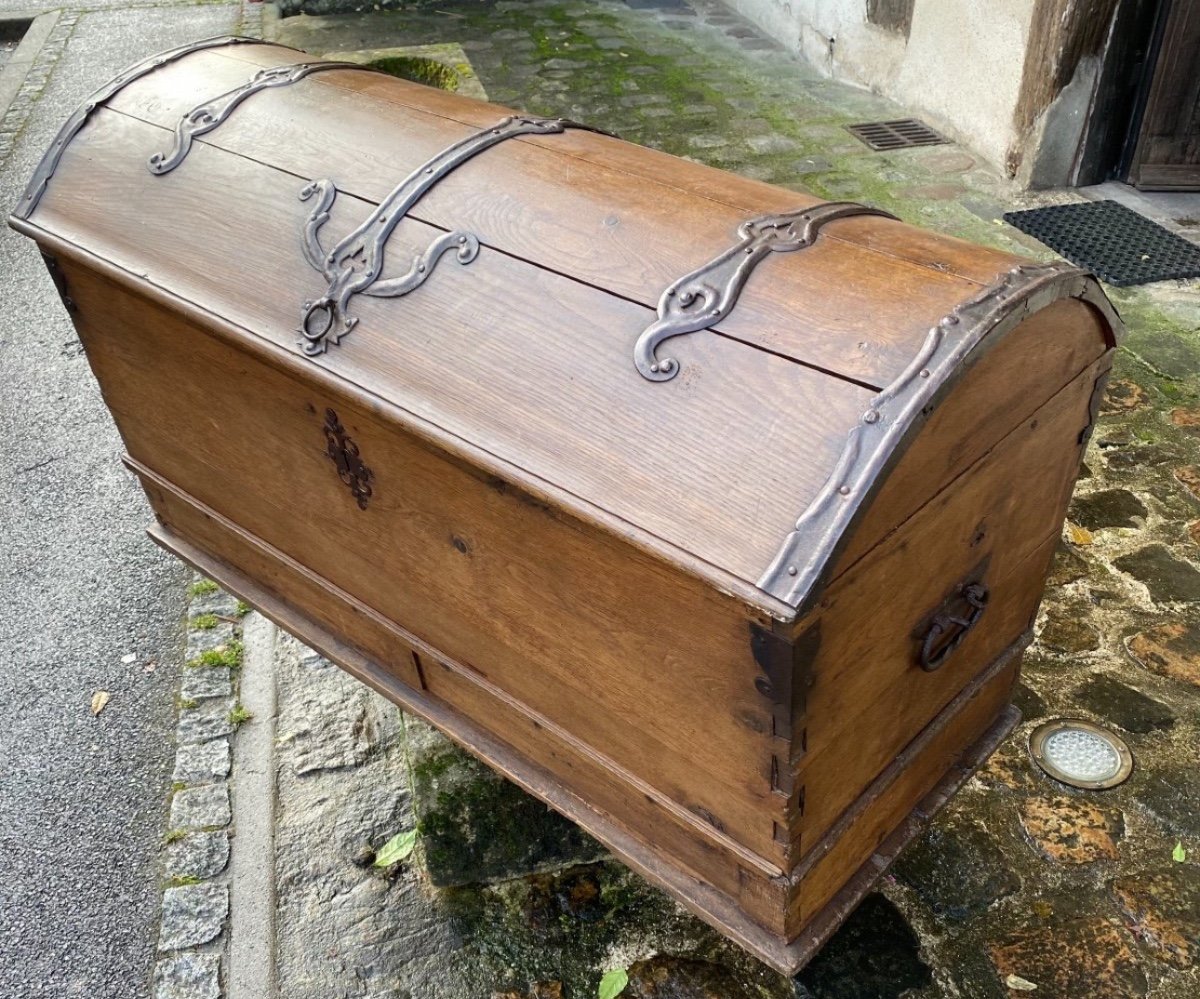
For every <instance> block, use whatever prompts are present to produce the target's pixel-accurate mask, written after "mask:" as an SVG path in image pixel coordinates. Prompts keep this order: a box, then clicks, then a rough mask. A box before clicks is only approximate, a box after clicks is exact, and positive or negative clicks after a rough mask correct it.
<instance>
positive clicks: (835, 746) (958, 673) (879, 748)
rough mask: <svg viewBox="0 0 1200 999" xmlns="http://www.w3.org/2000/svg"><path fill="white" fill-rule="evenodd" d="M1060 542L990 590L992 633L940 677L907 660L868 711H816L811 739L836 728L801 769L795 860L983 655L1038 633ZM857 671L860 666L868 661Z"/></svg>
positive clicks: (969, 645) (882, 657)
mask: <svg viewBox="0 0 1200 999" xmlns="http://www.w3.org/2000/svg"><path fill="white" fill-rule="evenodd" d="M1057 543H1058V536H1057V534H1056V535H1055V536H1054V537H1052V538H1049V539H1047V540H1045V541H1044V543H1043V544H1042V545H1041V547H1039V548H1038V549H1037V550H1035V551H1034V552H1033V554H1031V555H1030V556H1029V557H1028V558H1027V559H1026V560H1025V561H1024V562H1023V563H1022V564H1021V565H1020V566H1019V567H1018V568H1017V569H1016V570H1015V571H1014V572H1012V573H1011V574H1010V575H1009V576H1008V577H1007V578H1005V579H1002V580H1000V581H999V582H995V583H993V584H992V591H993V595H992V601H991V602H990V603H989V605H988V609H987V611H986V613H985V615H984V618H983V619H982V620H981V623H980V628H983V627H985V626H986V628H987V629H988V630H987V632H986V636H987V637H986V639H983V638H980V639H976V637H975V636H974V635H972V636H971V637H970V638H969V639H968V641H967V642H964V644H963V646H962V647H961V648H960V649H959V650H958V651H956V652H955V653H954V655H953V656H952V657H951V659H950V661H949V662H948V663H947V664H946V665H945V666H943V667H942V668H941V669H940V670H939V671H937V672H936V673H925V672H923V671H922V670H920V669H919V668H918V667H917V666H916V665H915V663H912V660H911V659H909V660H908V661H907V662H908V664H909V668H908V671H907V675H905V676H902V677H900V678H899V679H897V680H891V681H889V680H887V679H884V678H882V677H881V678H880V683H879V693H878V696H875V695H869V696H870V700H869V703H868V705H867V706H866V707H865V708H863V709H862V710H859V711H856V712H855V713H854V715H853V717H851V718H839V719H833V718H829V716H828V715H825V714H818V713H817V712H816V711H815V710H812V711H811V713H810V715H809V725H810V740H811V733H812V732H819V731H820V726H818V725H816V722H818V721H824V720H826V719H827V718H829V721H830V726H829V727H830V728H835V730H834V731H832V732H829V733H828V734H826V735H825V736H823V741H822V742H821V744H820V748H819V749H816V750H814V751H812V752H810V754H809V755H808V756H806V757H805V758H804V759H803V760H802V761H801V763H800V765H799V766H798V767H797V774H796V782H797V784H799V785H800V786H802V787H803V788H804V810H803V814H802V815H801V816H800V817H799V819H798V822H797V825H796V831H797V840H796V844H795V856H796V857H804V856H805V855H806V854H807V853H808V852H809V851H810V850H812V849H813V848H814V847H815V846H816V845H817V844H818V843H819V842H820V840H821V837H822V836H823V835H824V834H825V833H826V832H827V831H828V830H829V829H830V828H831V827H832V826H833V825H834V824H835V822H837V820H838V817H839V816H841V815H842V814H843V812H844V811H845V810H846V809H847V808H848V807H850V805H851V804H852V803H853V801H854V799H855V798H856V797H857V796H858V793H859V792H860V791H861V789H862V788H863V787H866V786H867V785H868V784H870V782H871V781H872V780H873V779H874V778H875V777H876V776H877V775H878V774H879V773H880V772H881V771H882V770H883V769H884V768H885V767H886V766H887V765H888V763H889V762H890V761H891V760H892V759H894V758H895V756H896V754H897V753H898V752H899V751H900V750H901V749H902V748H903V747H904V745H905V744H906V743H907V742H908V741H909V740H911V739H912V738H913V737H914V736H915V735H916V734H917V733H919V732H920V731H921V730H922V729H924V728H925V727H926V726H927V725H928V724H929V723H930V722H931V721H932V720H933V718H935V717H936V716H937V715H938V713H939V712H941V711H942V710H944V708H945V706H946V705H947V704H948V703H949V702H950V701H951V700H952V699H953V698H954V697H955V696H956V695H957V694H958V693H959V692H960V691H961V690H963V689H965V688H966V687H967V686H968V685H969V683H970V681H971V680H972V679H973V678H974V677H975V676H977V675H978V672H979V669H980V664H981V663H986V662H988V661H989V659H988V658H984V657H985V656H989V655H990V656H995V655H996V654H997V653H998V652H1000V651H1001V650H1003V649H1005V648H1008V647H1009V646H1011V645H1012V643H1013V642H1015V641H1017V640H1018V639H1019V638H1020V636H1021V635H1022V634H1025V633H1027V632H1028V631H1029V630H1030V629H1031V628H1032V627H1033V619H1034V616H1035V615H1036V614H1037V608H1038V605H1039V604H1040V603H1041V597H1042V587H1043V584H1044V580H1045V577H1046V570H1047V568H1048V566H1049V564H1050V558H1051V556H1052V555H1053V554H1054V549H1055V547H1056V546H1057ZM905 637H907V636H905ZM871 658H872V660H873V661H876V662H887V661H888V660H889V659H890V657H889V655H888V653H887V652H883V651H881V652H880V653H875V652H872V653H871ZM857 665H859V666H860V667H861V665H862V661H861V660H859V661H858V662H857ZM864 672H869V671H864ZM839 699H840V698H839ZM810 745H811V742H810ZM849 747H853V748H852V749H850V748H849Z"/></svg>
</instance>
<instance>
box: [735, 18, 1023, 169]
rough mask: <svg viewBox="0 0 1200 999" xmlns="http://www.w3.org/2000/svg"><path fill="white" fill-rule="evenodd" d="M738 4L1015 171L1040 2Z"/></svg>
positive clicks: (803, 48)
mask: <svg viewBox="0 0 1200 999" xmlns="http://www.w3.org/2000/svg"><path fill="white" fill-rule="evenodd" d="M728 3H729V5H730V6H731V7H733V8H735V9H736V10H737V11H738V12H739V13H741V14H743V15H744V16H746V17H748V18H749V19H750V20H752V21H754V22H755V23H757V24H758V25H759V26H760V27H761V28H763V29H764V30H765V31H766V32H767V33H768V34H769V35H771V36H772V37H774V38H775V39H776V40H778V41H779V42H780V43H782V44H783V45H784V46H786V47H787V48H788V49H790V50H792V51H794V52H797V53H799V54H800V55H802V56H803V57H804V58H805V59H806V60H807V61H808V62H810V63H811V64H812V65H813V66H815V67H817V68H818V69H820V70H821V72H823V73H825V74H827V75H829V76H832V77H834V78H836V79H839V80H844V81H847V82H852V83H856V84H858V85H860V86H863V87H867V88H869V89H871V90H874V91H876V92H878V93H881V94H884V95H885V96H887V97H891V98H893V99H894V100H896V101H899V102H900V103H901V104H904V105H906V106H907V107H909V108H911V109H912V110H913V111H914V112H915V113H917V114H920V115H921V116H922V117H923V118H925V120H927V121H928V122H929V123H930V124H931V125H933V126H934V127H935V128H938V129H939V130H941V131H944V132H946V133H947V134H948V135H950V136H951V137H953V138H955V139H957V140H959V141H960V142H963V143H964V144H966V145H968V146H970V147H971V148H972V149H974V150H975V151H976V152H978V153H980V154H981V155H982V156H983V157H984V158H986V159H987V160H988V161H989V162H990V163H992V164H993V165H994V166H997V167H999V168H1001V169H1004V168H1005V167H1006V164H1007V162H1008V158H1009V152H1010V149H1011V147H1012V144H1013V143H1014V142H1015V141H1016V140H1017V139H1018V138H1019V134H1018V130H1017V126H1016V124H1015V121H1014V112H1015V110H1016V108H1017V105H1018V102H1019V100H1020V96H1021V91H1022V77H1023V70H1024V66H1025V62H1026V50H1027V49H1028V47H1029V45H1030V27H1031V24H1032V22H1033V16H1034V10H1035V7H1037V6H1038V4H1037V0H998V2H996V3H990V4H981V3H978V2H977V0H912V2H911V3H910V4H908V5H904V4H900V3H896V2H894V0H889V2H882V0H728ZM906 28H907V31H906V30H905V29H906Z"/></svg>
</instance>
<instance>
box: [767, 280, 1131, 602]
mask: <svg viewBox="0 0 1200 999" xmlns="http://www.w3.org/2000/svg"><path fill="white" fill-rule="evenodd" d="M1068 297H1069V298H1077V299H1080V300H1081V301H1084V302H1087V303H1088V304H1089V305H1091V306H1093V307H1094V308H1095V309H1096V310H1097V311H1098V312H1100V313H1101V315H1102V316H1103V317H1104V320H1105V322H1106V324H1107V325H1108V328H1109V330H1110V336H1109V346H1110V347H1112V346H1115V345H1116V337H1117V335H1118V334H1119V332H1120V330H1121V329H1122V328H1123V327H1122V325H1121V320H1120V317H1119V316H1118V315H1117V314H1116V312H1115V311H1114V310H1113V308H1112V305H1111V304H1110V303H1109V302H1108V299H1106V298H1105V297H1104V293H1103V292H1102V291H1101V290H1100V288H1099V285H1098V284H1097V283H1096V281H1095V279H1094V278H1092V277H1090V276H1089V275H1088V274H1087V273H1086V272H1084V271H1082V270H1080V269H1079V268H1077V267H1073V266H1071V265H1069V264H1067V263H1065V262H1062V261H1058V262H1055V263H1049V264H1033V263H1030V264H1018V265H1017V266H1015V267H1013V268H1012V269H1011V270H1009V271H1007V272H1005V273H1004V274H1003V275H1001V276H1000V277H999V278H998V280H996V281H995V282H994V283H993V284H990V285H988V286H987V287H985V288H982V289H980V291H979V293H978V294H977V295H976V296H975V297H974V298H972V299H970V300H968V301H966V302H963V303H962V304H961V305H959V306H958V307H956V308H955V309H954V310H953V311H951V312H950V313H949V314H948V315H946V316H943V317H942V318H941V319H940V320H938V322H936V323H935V324H934V325H933V326H931V327H930V329H929V331H928V333H927V334H926V336H925V340H924V342H923V343H922V345H921V349H920V350H919V351H918V352H917V354H916V356H915V357H913V359H912V360H911V361H910V362H909V363H908V365H907V367H905V369H904V370H903V371H902V372H901V373H900V374H899V375H898V376H897V377H896V378H895V380H894V381H892V382H891V383H890V384H889V385H888V386H886V387H885V388H884V389H883V390H882V391H881V392H879V393H878V394H877V395H876V396H874V398H872V399H871V401H870V403H869V405H868V406H867V408H866V410H865V411H864V412H863V414H862V416H861V417H860V418H859V420H858V422H857V423H856V424H855V425H854V426H853V427H852V428H851V429H850V431H849V432H848V434H847V435H846V442H845V444H844V446H843V449H842V453H841V455H840V456H839V458H838V461H837V464H836V465H835V466H834V468H833V471H832V472H831V473H830V475H829V478H828V479H827V480H826V482H825V484H824V485H823V486H822V487H821V490H820V492H818V493H817V495H816V497H815V498H814V499H813V500H812V502H811V503H810V504H809V506H808V507H807V508H806V509H805V510H804V511H803V512H802V513H801V514H800V516H799V518H798V519H797V521H796V526H795V528H794V529H793V530H792V531H790V532H789V533H788V534H787V536H786V537H785V538H784V539H783V543H782V544H781V545H780V547H779V550H778V552H777V553H776V555H775V558H774V559H772V561H771V564H770V565H769V566H768V567H767V570H766V571H765V572H764V573H763V575H762V576H761V577H760V578H759V580H758V587H759V589H761V590H764V591H766V592H767V593H770V594H772V595H773V596H776V597H778V598H779V599H780V600H783V601H784V602H786V603H789V604H791V605H792V606H793V607H796V608H797V609H798V611H799V612H800V613H801V614H803V613H804V612H806V611H807V609H808V606H809V602H810V601H811V600H812V598H813V596H814V594H816V593H819V592H820V587H819V586H818V583H819V582H820V581H821V579H822V578H823V573H824V572H825V571H826V570H827V569H828V568H829V566H830V565H831V564H832V559H833V556H834V553H835V552H836V550H837V546H838V544H839V543H840V542H842V541H843V540H844V539H845V538H846V537H847V532H848V531H849V529H850V526H851V524H852V523H853V522H854V519H855V517H856V516H858V514H859V512H860V511H861V510H863V509H865V505H866V501H867V499H868V498H869V497H870V495H871V494H872V491H873V490H874V489H875V488H876V486H877V485H878V484H879V483H880V482H881V481H882V480H883V473H884V470H885V469H886V467H887V465H888V463H889V462H890V461H892V460H894V459H895V457H896V455H898V454H899V453H900V452H901V451H902V449H903V447H904V446H906V444H907V443H908V441H910V440H911V439H912V437H913V435H914V434H915V432H916V430H917V429H918V428H919V427H920V426H921V423H922V421H923V418H924V414H925V413H926V412H927V407H929V406H931V405H932V403H933V401H934V400H936V399H937V397H938V396H939V395H941V394H942V393H943V392H946V391H947V390H948V389H949V388H950V386H951V385H952V384H953V383H954V381H955V380H956V379H958V378H960V377H961V376H962V375H963V373H964V372H965V371H966V370H967V368H968V367H969V365H970V364H971V363H972V362H973V361H974V360H977V359H978V356H979V352H980V350H981V341H983V339H984V338H985V337H987V338H988V340H989V342H991V343H995V342H996V341H997V340H999V339H1000V337H1002V336H1003V335H1004V333H1005V332H1006V331H1007V330H1009V329H1012V328H1013V327H1015V326H1016V325H1017V324H1018V323H1020V322H1021V321H1023V320H1024V319H1025V317H1026V316H1028V315H1031V314H1032V313H1034V312H1037V311H1038V310H1039V309H1042V308H1044V307H1045V306H1047V305H1049V304H1050V303H1052V302H1056V301H1058V300H1059V299H1062V298H1068Z"/></svg>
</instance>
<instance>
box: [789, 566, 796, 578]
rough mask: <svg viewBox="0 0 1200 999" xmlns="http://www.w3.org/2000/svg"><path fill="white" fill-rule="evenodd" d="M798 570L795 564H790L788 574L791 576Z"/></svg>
mask: <svg viewBox="0 0 1200 999" xmlns="http://www.w3.org/2000/svg"><path fill="white" fill-rule="evenodd" d="M796 571H797V570H796V567H795V566H794V565H789V566H788V575H789V576H794V575H796Z"/></svg>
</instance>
